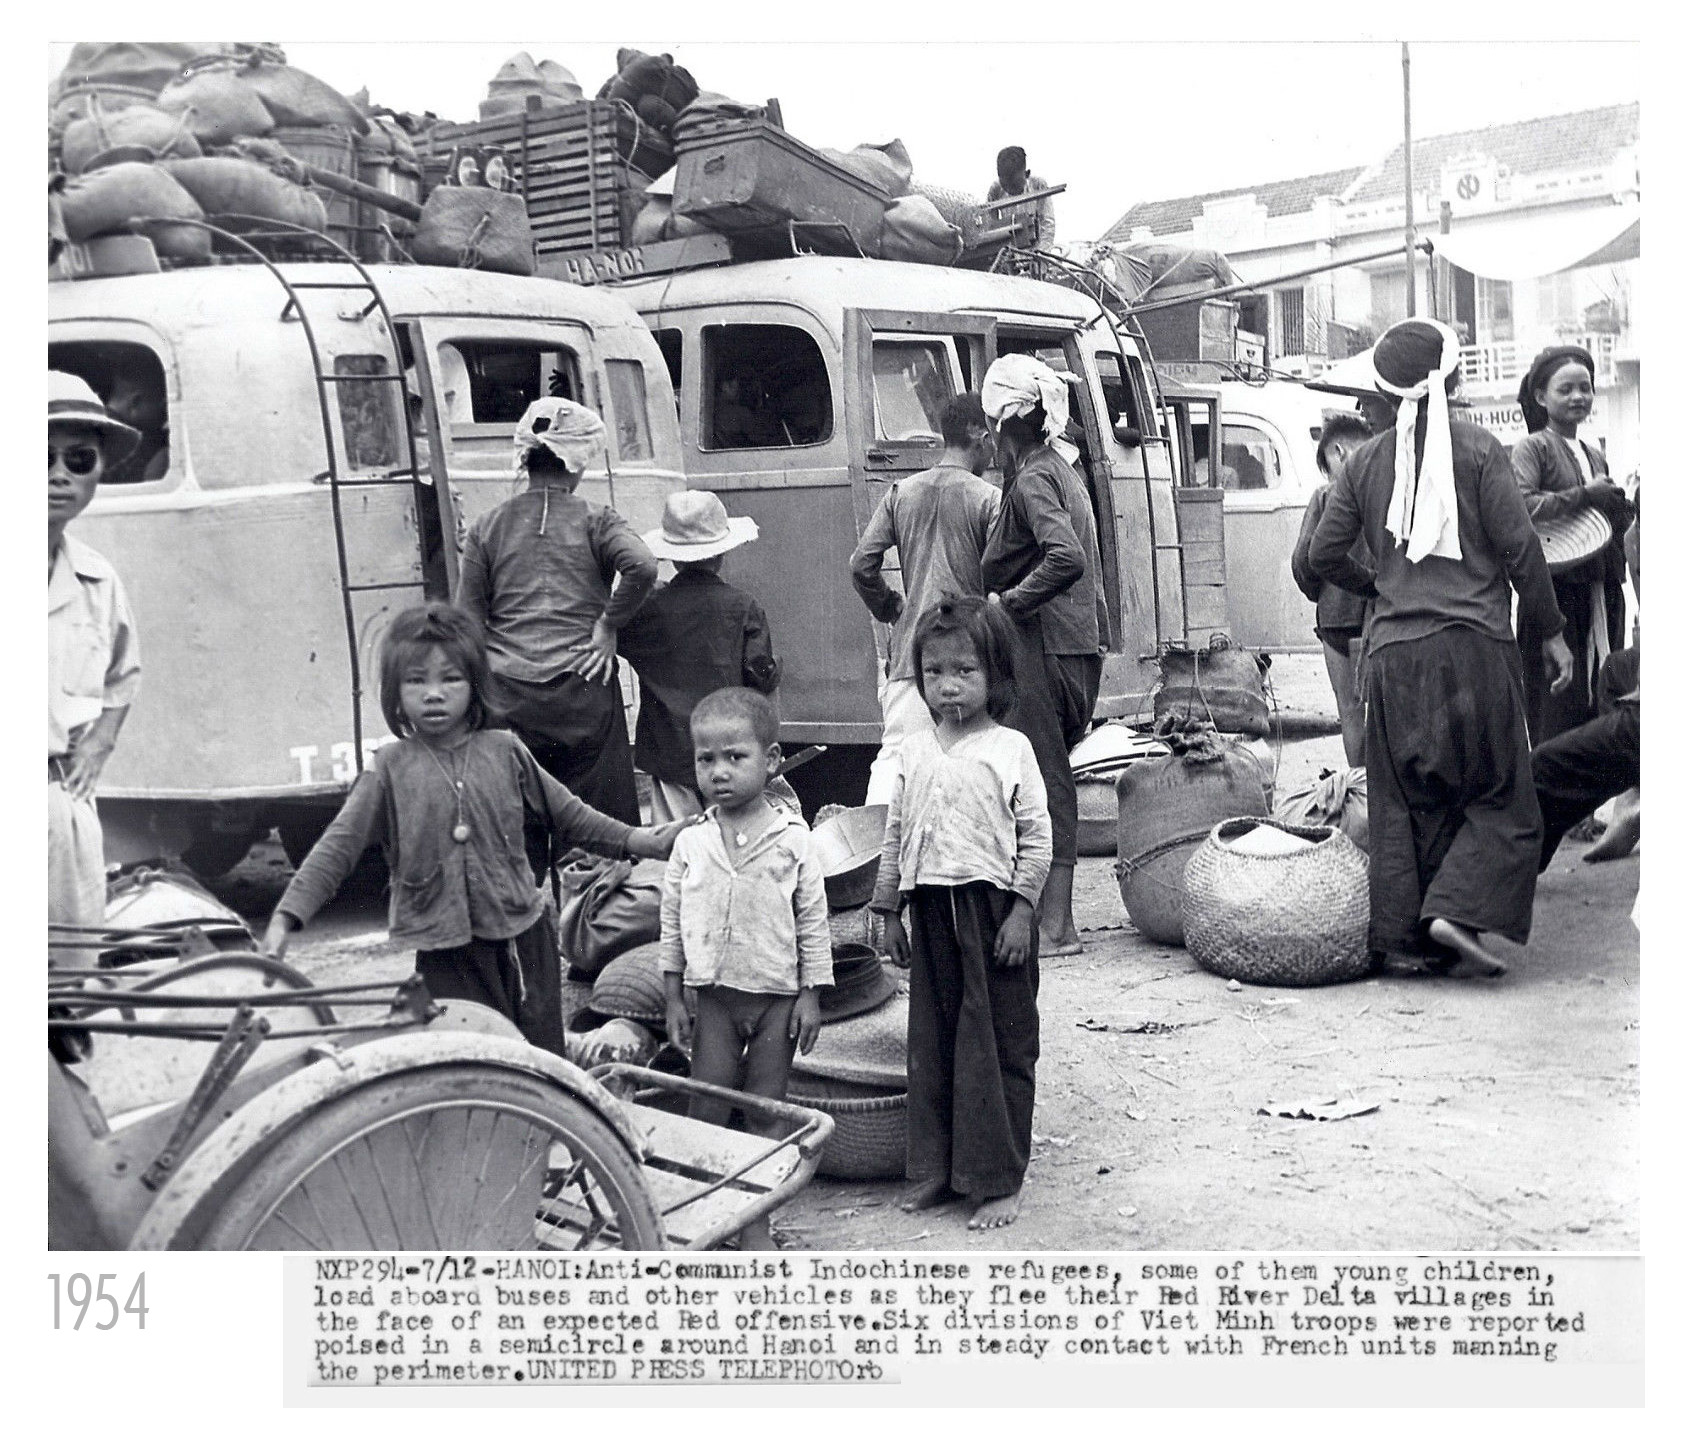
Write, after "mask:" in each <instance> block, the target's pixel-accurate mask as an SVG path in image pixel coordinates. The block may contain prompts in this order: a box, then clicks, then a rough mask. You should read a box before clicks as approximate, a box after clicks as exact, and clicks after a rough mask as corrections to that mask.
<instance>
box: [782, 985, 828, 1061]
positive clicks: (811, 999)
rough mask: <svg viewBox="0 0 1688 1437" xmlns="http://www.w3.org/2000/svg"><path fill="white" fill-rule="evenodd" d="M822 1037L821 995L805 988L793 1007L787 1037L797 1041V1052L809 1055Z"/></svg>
mask: <svg viewBox="0 0 1688 1437" xmlns="http://www.w3.org/2000/svg"><path fill="white" fill-rule="evenodd" d="M820 1035H821V995H820V993H819V992H817V991H816V990H815V989H813V988H804V989H803V990H802V991H801V992H799V993H798V995H797V1001H796V1002H795V1003H793V1004H792V1005H791V1022H790V1024H789V1025H788V1026H787V1029H786V1036H787V1037H790V1038H795V1039H796V1040H797V1051H798V1052H799V1053H807V1052H808V1051H809V1050H810V1049H812V1048H813V1047H814V1046H815V1039H816V1038H818V1037H820Z"/></svg>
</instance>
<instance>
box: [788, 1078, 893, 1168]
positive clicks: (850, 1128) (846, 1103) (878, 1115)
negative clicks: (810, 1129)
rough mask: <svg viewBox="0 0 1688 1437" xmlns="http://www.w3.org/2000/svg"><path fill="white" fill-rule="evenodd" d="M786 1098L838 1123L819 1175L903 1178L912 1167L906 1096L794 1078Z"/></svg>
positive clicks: (856, 1086) (826, 1150)
mask: <svg viewBox="0 0 1688 1437" xmlns="http://www.w3.org/2000/svg"><path fill="white" fill-rule="evenodd" d="M785 1095H786V1098H787V1099H788V1100H789V1101H791V1102H793V1103H798V1104H801V1105H802V1106H803V1107H805V1108H814V1109H816V1110H817V1111H819V1112H823V1113H825V1114H826V1115H827V1116H828V1117H830V1118H831V1119H832V1121H833V1129H832V1136H831V1137H830V1138H828V1139H827V1144H826V1149H825V1151H824V1152H822V1154H821V1161H820V1168H819V1171H821V1172H823V1173H825V1174H826V1175H827V1176H828V1177H834V1178H857V1179H862V1178H900V1177H902V1176H903V1173H904V1171H905V1170H906V1167H907V1162H908V1094H907V1093H899V1092H896V1091H894V1090H891V1089H887V1088H870V1087H866V1086H864V1085H863V1084H861V1083H844V1082H839V1081H838V1080H836V1079H833V1078H812V1077H808V1076H806V1075H805V1074H802V1073H793V1074H792V1075H791V1079H790V1081H789V1082H788V1083H787V1085H786V1094H785Z"/></svg>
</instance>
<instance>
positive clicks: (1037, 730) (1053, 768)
mask: <svg viewBox="0 0 1688 1437" xmlns="http://www.w3.org/2000/svg"><path fill="white" fill-rule="evenodd" d="M979 398H980V400H981V402H982V403H983V405H984V409H985V417H986V418H987V419H988V420H989V421H990V425H991V431H992V433H993V434H994V435H995V437H996V448H997V455H998V457H999V459H1000V462H1001V465H1002V501H1001V504H1000V505H999V507H998V509H997V514H996V518H995V520H994V521H993V522H992V524H991V529H990V536H989V538H988V539H987V540H986V542H985V551H984V554H983V556H982V557H981V560H980V571H981V575H982V577H983V579H984V584H985V590H986V592H987V593H989V594H990V595H991V596H992V597H994V598H995V599H996V600H997V601H998V602H1000V603H1001V605H1002V607H1003V608H1004V609H1005V610H1007V612H1008V616H1009V617H1010V618H1011V619H1013V620H1014V631H1015V636H1016V646H1017V648H1016V653H1015V666H1014V667H1015V676H1016V680H1017V684H1018V689H1017V692H1016V695H1015V704H1014V709H1013V711H1012V712H1011V713H1010V714H1009V716H1008V720H1007V721H1008V723H1009V725H1010V726H1011V727H1013V728H1017V729H1019V730H1020V732H1021V733H1023V734H1025V736H1026V737H1027V738H1028V739H1030V740H1031V744H1032V751H1033V752H1034V753H1035V754H1036V755H1037V765H1038V769H1039V771H1040V772H1041V773H1042V775H1043V782H1044V786H1045V788H1046V789H1047V790H1048V793H1049V818H1050V823H1051V826H1052V827H1053V829H1054V849H1055V857H1054V866H1053V867H1052V868H1051V870H1050V874H1049V880H1048V882H1047V883H1046V884H1045V885H1044V889H1043V899H1042V902H1041V903H1040V904H1039V907H1038V925H1039V928H1040V930H1041V936H1040V938H1039V951H1041V952H1042V953H1043V954H1044V956H1046V957H1051V956H1056V957H1058V956H1060V955H1062V954H1070V953H1077V952H1079V951H1080V944H1079V937H1078V926H1077V924H1075V923H1074V921H1073V870H1074V868H1075V866H1076V865H1077V863H1078V789H1077V787H1076V786H1075V785H1074V783H1073V771H1072V765H1071V764H1070V763H1069V762H1068V760H1067V754H1068V753H1069V751H1070V750H1071V749H1072V746H1073V745H1074V744H1075V743H1077V742H1078V741H1079V739H1081V738H1082V737H1084V733H1085V730H1086V729H1087V728H1089V727H1090V718H1091V715H1092V714H1093V713H1094V712H1095V709H1096V695H1097V693H1098V691H1099V690H1100V688H1101V685H1102V655H1103V653H1104V652H1105V651H1106V648H1107V643H1108V637H1109V634H1108V612H1107V608H1106V607H1105V600H1104V598H1103V592H1102V560H1101V556H1100V551H1099V549H1098V548H1097V543H1096V514H1095V511H1094V510H1093V509H1092V508H1091V504H1090V495H1089V494H1088V493H1087V492H1086V490H1085V487H1084V480H1082V479H1081V478H1079V476H1078V474H1077V472H1076V471H1075V470H1074V469H1073V467H1072V462H1071V461H1072V459H1073V458H1074V457H1076V455H1075V451H1074V450H1073V447H1072V445H1071V444H1069V443H1068V442H1067V441H1066V439H1064V438H1063V437H1062V435H1063V434H1064V432H1065V430H1066V427H1067V407H1068V395H1067V381H1066V380H1065V379H1064V378H1063V377H1062V376H1061V375H1060V374H1058V373H1057V372H1056V371H1055V370H1053V369H1051V368H1050V367H1049V366H1048V365H1047V364H1044V363H1042V362H1041V361H1040V360H1036V359H1033V358H1032V357H1031V356H1030V355H1026V354H1005V355H1003V356H1002V358H1000V359H998V360H997V361H996V362H995V363H994V364H992V365H991V367H990V368H989V369H988V370H986V371H985V380H984V384H983V385H982V386H981V387H980V392H979Z"/></svg>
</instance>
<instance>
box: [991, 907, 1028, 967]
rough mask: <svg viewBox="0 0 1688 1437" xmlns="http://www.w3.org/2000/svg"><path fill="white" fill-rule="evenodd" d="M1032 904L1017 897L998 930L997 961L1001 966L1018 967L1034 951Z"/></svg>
mask: <svg viewBox="0 0 1688 1437" xmlns="http://www.w3.org/2000/svg"><path fill="white" fill-rule="evenodd" d="M1032 922H1033V917H1032V906H1031V904H1029V903H1027V902H1026V900H1025V899H1024V898H1020V897H1016V898H1015V899H1014V906H1013V907H1012V908H1011V909H1009V911H1008V916H1007V917H1006V918H1004V919H1003V920H1002V927H1000V928H998V929H997V930H996V962H997V966H998V967H999V968H1018V967H1020V966H1021V965H1022V964H1023V963H1024V962H1025V961H1026V959H1028V958H1029V957H1031V953H1032Z"/></svg>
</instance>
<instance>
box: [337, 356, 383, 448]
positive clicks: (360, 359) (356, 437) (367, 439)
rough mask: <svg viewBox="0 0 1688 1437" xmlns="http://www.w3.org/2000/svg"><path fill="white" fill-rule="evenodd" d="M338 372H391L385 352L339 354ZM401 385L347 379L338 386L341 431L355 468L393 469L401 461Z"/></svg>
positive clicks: (350, 373)
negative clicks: (398, 414)
mask: <svg viewBox="0 0 1688 1437" xmlns="http://www.w3.org/2000/svg"><path fill="white" fill-rule="evenodd" d="M334 372H335V374H337V375H347V376H353V375H377V374H389V373H391V370H390V369H389V368H388V366H387V359H386V356H385V355H380V354H337V355H335V356H334ZM397 387H398V386H396V385H395V384H393V383H392V382H391V381H389V380H383V379H373V378H371V379H357V378H347V379H344V380H342V381H341V382H340V383H339V384H336V385H335V386H334V389H335V393H336V394H337V395H338V396H339V400H340V430H341V433H342V435H343V436H344V438H345V443H346V463H347V464H348V465H349V466H350V467H351V468H353V469H389V468H391V467H392V466H394V465H395V464H397V463H398V462H399V436H398V426H397V424H396V423H395V416H394V412H393V406H394V404H395V402H396V401H397V399H398V395H397V393H396V390H397Z"/></svg>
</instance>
